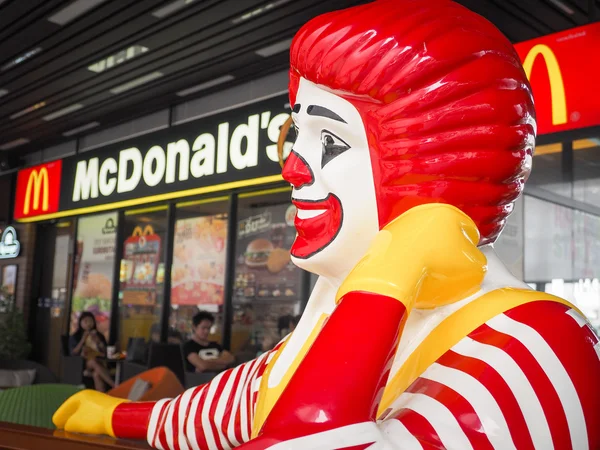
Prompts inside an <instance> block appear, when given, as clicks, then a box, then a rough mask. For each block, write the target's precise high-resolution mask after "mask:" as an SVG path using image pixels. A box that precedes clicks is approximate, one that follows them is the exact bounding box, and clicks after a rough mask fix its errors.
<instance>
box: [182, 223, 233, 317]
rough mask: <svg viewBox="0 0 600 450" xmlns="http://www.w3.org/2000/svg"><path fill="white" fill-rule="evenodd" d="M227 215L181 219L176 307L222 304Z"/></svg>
mask: <svg viewBox="0 0 600 450" xmlns="http://www.w3.org/2000/svg"><path fill="white" fill-rule="evenodd" d="M226 253H227V215H226V214H219V215H214V216H203V217H194V218H191V219H181V220H178V221H177V222H176V224H175V239H174V244H173V266H172V268H171V304H172V305H194V306H197V305H222V304H223V300H224V299H223V293H224V284H225V260H226Z"/></svg>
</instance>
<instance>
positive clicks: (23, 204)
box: [14, 160, 62, 220]
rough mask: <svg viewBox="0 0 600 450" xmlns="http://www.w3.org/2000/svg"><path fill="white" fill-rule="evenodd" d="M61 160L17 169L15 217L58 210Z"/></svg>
mask: <svg viewBox="0 0 600 450" xmlns="http://www.w3.org/2000/svg"><path fill="white" fill-rule="evenodd" d="M61 172H62V161H61V160H59V161H54V162H51V163H48V164H42V165H39V166H35V167H29V168H27V169H25V170H21V171H19V175H18V176H17V191H16V196H15V210H14V217H15V219H17V220H18V219H23V218H26V217H35V216H39V215H43V214H50V213H53V212H56V211H58V207H59V200H60V182H61Z"/></svg>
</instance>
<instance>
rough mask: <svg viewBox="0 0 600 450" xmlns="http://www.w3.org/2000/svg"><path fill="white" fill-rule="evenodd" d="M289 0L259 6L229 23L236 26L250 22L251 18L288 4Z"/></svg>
mask: <svg viewBox="0 0 600 450" xmlns="http://www.w3.org/2000/svg"><path fill="white" fill-rule="evenodd" d="M290 1H291V0H278V1H275V2H271V3H267V4H266V5H263V6H260V7H258V8H256V9H253V10H252V11H249V12H247V13H246V14H244V15H241V16H239V17H236V18H235V19H233V20H232V21H231V22H233V23H234V24H236V25H237V24H238V23H242V22H245V21H246V20H250V19H252V18H253V17H256V16H259V15H261V14H264V13H266V12H267V11H269V10H270V9H273V8H277V7H278V6H281V5H284V4H286V3H289V2H290Z"/></svg>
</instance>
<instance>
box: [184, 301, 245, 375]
mask: <svg viewBox="0 0 600 450" xmlns="http://www.w3.org/2000/svg"><path fill="white" fill-rule="evenodd" d="M192 322H193V334H192V339H191V340H190V341H187V342H186V343H185V344H183V354H184V355H185V360H186V370H188V371H190V372H220V371H221V370H223V369H225V368H227V367H228V366H229V365H231V364H232V363H233V361H234V357H233V355H232V354H231V353H229V352H228V351H227V350H223V347H221V346H220V345H219V344H218V343H217V342H214V341H209V340H208V336H209V335H210V329H211V328H212V326H213V324H214V323H215V318H214V316H213V315H212V314H211V313H209V312H206V311H200V312H199V313H197V314H196V315H195V316H194V317H193V319H192Z"/></svg>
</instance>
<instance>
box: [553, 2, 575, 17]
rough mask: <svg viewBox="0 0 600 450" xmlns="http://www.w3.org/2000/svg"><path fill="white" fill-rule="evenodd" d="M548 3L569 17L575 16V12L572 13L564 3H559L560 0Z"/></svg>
mask: <svg viewBox="0 0 600 450" xmlns="http://www.w3.org/2000/svg"><path fill="white" fill-rule="evenodd" d="M550 3H552V4H553V5H554V6H556V7H557V8H558V9H560V10H561V11H563V12H566V13H567V14H568V15H570V16H572V15H573V14H575V11H573V9H572V8H571V7H570V6H568V5H566V4H565V3H563V2H561V1H560V0H550Z"/></svg>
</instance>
